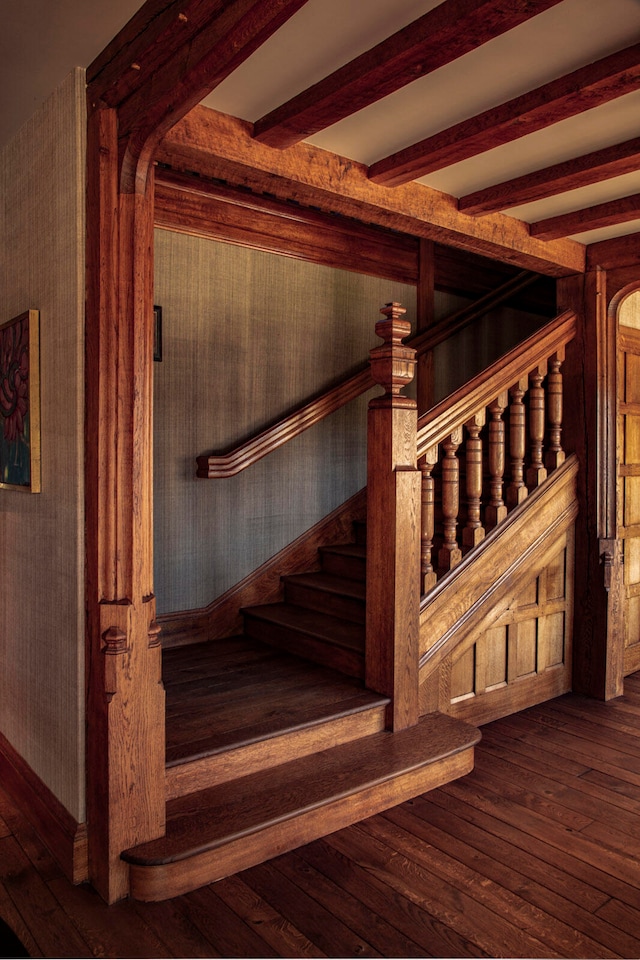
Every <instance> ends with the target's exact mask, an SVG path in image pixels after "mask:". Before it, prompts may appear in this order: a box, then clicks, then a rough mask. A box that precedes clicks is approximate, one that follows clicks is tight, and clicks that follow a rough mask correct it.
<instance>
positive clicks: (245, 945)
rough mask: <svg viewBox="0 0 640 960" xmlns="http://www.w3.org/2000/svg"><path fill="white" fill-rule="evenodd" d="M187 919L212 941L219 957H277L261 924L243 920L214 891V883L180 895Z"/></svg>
mask: <svg viewBox="0 0 640 960" xmlns="http://www.w3.org/2000/svg"><path fill="white" fill-rule="evenodd" d="M181 907H182V909H183V910H184V911H185V914H186V916H187V917H188V919H189V921H190V922H191V923H192V924H193V925H194V926H195V927H197V928H198V930H200V932H201V933H202V934H203V935H204V936H205V937H206V939H207V940H209V942H210V943H211V944H212V945H213V947H214V949H215V951H216V952H217V954H218V956H220V957H276V956H277V955H278V954H277V953H276V951H275V950H274V949H273V948H272V947H271V946H270V945H269V944H268V943H267V941H266V940H264V939H263V938H262V937H261V936H260V932H259V930H260V928H259V927H257V926H250V925H249V924H246V923H243V922H242V921H241V920H240V918H239V917H238V915H237V913H235V911H234V910H232V909H231V908H230V907H229V906H228V905H227V904H226V903H225V902H224V901H223V900H221V899H220V897H219V896H218V895H217V893H216V885H215V884H210V885H209V886H208V887H201V888H200V889H199V890H194V891H193V892H192V893H188V894H186V895H185V896H184V897H182V898H181Z"/></svg>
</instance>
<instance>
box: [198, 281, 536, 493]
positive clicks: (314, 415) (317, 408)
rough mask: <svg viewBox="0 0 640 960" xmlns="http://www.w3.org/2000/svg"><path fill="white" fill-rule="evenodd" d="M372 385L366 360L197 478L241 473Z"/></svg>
mask: <svg viewBox="0 0 640 960" xmlns="http://www.w3.org/2000/svg"><path fill="white" fill-rule="evenodd" d="M537 279H538V277H537V275H536V274H534V273H530V272H528V271H522V272H521V273H518V274H517V275H516V276H515V277H512V278H511V279H509V280H508V281H507V282H506V283H503V284H502V285H501V286H500V287H498V288H497V289H496V290H493V291H491V292H489V293H487V294H484V296H482V297H480V298H479V299H478V300H476V301H474V302H473V303H472V304H469V305H467V306H465V307H462V308H461V309H460V310H456V311H455V312H454V313H452V314H450V315H449V316H448V317H446V318H445V319H444V320H440V321H439V322H438V323H437V324H434V325H433V326H432V327H430V328H429V329H428V330H424V331H421V332H420V333H418V334H415V335H414V336H413V337H411V339H409V340H408V341H407V345H408V346H411V347H413V348H414V349H415V350H417V351H418V354H423V353H427V352H428V351H430V350H433V349H434V348H435V347H437V346H438V344H440V343H443V342H444V341H445V340H446V339H447V338H448V337H449V336H451V335H452V334H454V333H458V332H459V331H460V330H462V329H464V328H465V327H467V326H468V325H469V324H471V323H473V321H474V320H477V319H478V318H479V317H481V316H483V315H484V314H486V313H487V312H488V311H489V310H493V309H495V308H496V307H497V306H499V305H500V304H501V303H504V301H505V300H508V299H509V298H510V297H513V296H515V294H516V293H519V292H520V291H521V290H523V289H525V288H526V287H528V286H530V285H531V284H532V283H533V282H534V281H535V280H537ZM373 386H375V383H374V380H373V379H372V377H371V372H370V368H369V364H368V362H367V364H366V366H364V367H363V368H362V369H361V370H359V371H357V372H356V373H353V374H351V375H350V376H349V377H347V378H346V379H345V380H343V381H342V382H341V383H339V384H337V385H336V386H334V387H331V388H330V389H329V390H327V391H325V392H324V393H322V394H321V395H320V396H318V397H315V398H314V399H312V400H309V401H307V402H306V403H304V404H301V405H300V406H299V407H296V408H295V409H294V410H292V411H291V413H289V414H288V415H287V416H286V417H283V418H282V419H281V420H278V421H277V422H276V423H274V424H272V425H271V426H269V427H266V428H265V429H264V430H262V431H261V432H260V433H257V434H255V435H254V436H252V437H250V438H249V439H247V440H245V441H244V442H243V443H241V444H239V445H238V446H237V447H234V448H233V449H231V450H229V451H227V452H226V453H214V454H211V455H210V456H200V457H197V464H198V469H197V473H196V476H198V477H200V478H204V479H209V480H212V479H221V478H224V477H233V476H235V475H236V474H238V473H241V472H242V471H243V470H246V468H247V467H250V466H251V465H252V464H254V463H256V462H257V461H258V460H261V459H262V458H263V457H265V456H267V454H269V453H271V452H272V451H274V450H277V449H278V447H281V446H283V444H285V443H287V442H288V441H289V440H293V439H294V437H297V436H298V435H299V434H301V433H303V432H304V431H305V430H308V429H309V427H312V426H314V425H315V424H316V423H319V422H320V421H321V420H323V419H324V418H325V417H328V416H329V415H330V414H332V413H335V412H336V411H337V410H339V409H340V408H341V407H343V406H345V405H346V404H347V403H350V402H351V401H352V400H355V399H356V398H357V397H359V396H362V394H364V393H366V392H367V390H370V389H371V388H372V387H373Z"/></svg>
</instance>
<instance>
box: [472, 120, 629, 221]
mask: <svg viewBox="0 0 640 960" xmlns="http://www.w3.org/2000/svg"><path fill="white" fill-rule="evenodd" d="M638 169H640V137H635V138H634V139H633V140H627V141H626V143H618V144H615V145H614V146H611V147H605V148H604V149H603V150H595V151H594V152H593V153H586V154H584V155H583V156H581V157H574V158H573V159H571V160H565V161H563V162H562V163H555V164H554V165H553V166H551V167H544V169H542V170H535V171H533V172H532V173H526V174H525V175H524V176H522V177H515V178H514V179H513V180H505V181H504V182H503V183H495V184H493V186H491V187H485V188H484V189H483V190H477V191H476V192H475V193H468V194H467V195H466V196H464V197H460V199H459V200H458V209H459V210H462V211H463V212H464V213H469V214H471V216H474V217H477V216H481V215H483V214H486V213H499V212H500V211H501V210H509V209H513V207H518V206H521V205H522V204H524V203H532V202H534V201H535V200H542V199H544V198H545V197H554V196H556V195H557V194H559V193H566V192H567V191H568V190H576V189H577V188H578V187H587V186H589V185H590V184H592V183H600V182H601V181H602V180H610V179H612V178H613V177H621V176H623V175H624V174H626V173H634V172H635V171H636V170H638Z"/></svg>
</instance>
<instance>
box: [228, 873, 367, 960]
mask: <svg viewBox="0 0 640 960" xmlns="http://www.w3.org/2000/svg"><path fill="white" fill-rule="evenodd" d="M242 879H243V880H244V882H245V883H247V884H248V885H249V886H250V887H251V888H252V890H254V891H255V892H256V893H258V894H260V896H261V897H262V898H263V899H264V900H266V901H267V902H268V903H270V904H271V906H272V907H273V908H274V909H275V910H277V911H278V912H279V913H281V914H282V915H283V916H284V917H286V918H287V920H289V921H290V922H291V923H293V924H294V925H295V926H296V927H297V928H298V929H299V930H301V931H302V932H303V933H304V934H305V935H306V936H307V937H309V938H310V939H311V940H313V942H314V943H316V944H318V946H319V947H320V948H321V949H322V950H323V951H324V952H325V953H326V954H327V955H328V956H336V951H337V950H340V949H342V950H343V951H345V953H344V956H347V957H380V956H382V954H380V953H378V951H376V950H374V949H373V948H372V947H371V945H370V944H368V943H367V942H366V941H365V940H363V939H362V938H361V937H359V936H358V935H357V934H356V933H354V932H353V931H352V930H351V929H350V928H349V927H347V926H345V924H344V923H342V921H341V920H340V919H339V918H337V917H335V916H334V915H333V914H332V913H331V912H330V911H328V910H326V909H324V907H321V905H320V904H319V903H318V902H317V901H316V900H314V899H313V898H312V897H310V896H309V895H308V894H307V893H306V892H305V891H304V890H301V889H300V887H298V886H297V885H296V884H295V883H292V882H291V881H290V880H288V879H287V878H286V877H284V876H283V875H282V874H278V872H277V870H276V868H275V866H274V865H273V863H262V864H260V865H259V866H257V867H252V868H251V869H250V870H245V871H244V873H243V874H242Z"/></svg>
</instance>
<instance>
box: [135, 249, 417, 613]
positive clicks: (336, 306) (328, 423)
mask: <svg viewBox="0 0 640 960" xmlns="http://www.w3.org/2000/svg"><path fill="white" fill-rule="evenodd" d="M155 276H156V281H155V282H156V287H155V302H156V303H157V304H159V305H161V306H162V311H163V360H162V362H161V363H156V364H154V373H155V386H154V398H155V410H154V434H155V440H154V443H155V453H154V458H155V464H154V518H155V547H154V551H155V592H156V596H157V598H158V611H159V612H160V613H168V612H172V611H177V610H188V609H194V608H198V607H202V606H206V605H207V604H208V603H210V602H211V601H212V600H214V599H215V598H216V597H217V596H219V595H220V594H221V593H223V592H224V591H225V590H227V589H228V588H229V587H231V586H233V585H234V584H235V583H237V582H238V581H239V580H241V579H242V578H243V577H245V576H246V575H247V574H248V573H250V572H251V571H252V570H254V569H255V568H256V567H257V566H259V565H260V564H261V563H263V562H264V561H265V560H267V559H268V558H269V557H271V556H272V555H273V554H274V553H275V552H277V551H278V550H280V549H282V547H284V546H286V545H287V544H288V543H290V542H291V541H292V540H294V539H295V538H296V537H298V536H300V534H302V533H303V532H304V531H305V530H306V529H308V528H309V527H311V526H312V525H313V524H314V523H316V522H317V521H318V520H320V519H321V518H322V517H324V516H325V515H326V514H327V513H329V512H330V511H331V510H333V509H335V507H337V506H339V505H340V504H341V503H343V502H344V501H345V500H346V499H348V497H350V496H351V495H352V494H354V493H356V492H357V491H358V490H359V489H361V488H362V487H363V486H364V485H365V483H366V409H367V400H368V398H369V397H368V396H365V397H364V398H362V399H361V400H358V401H355V402H354V403H352V404H351V405H349V406H348V407H345V408H343V409H342V410H340V411H338V412H337V413H335V414H333V415H332V416H331V417H329V418H327V419H325V420H324V421H323V422H322V423H321V424H319V425H318V426H316V427H313V428H311V429H310V430H308V431H307V432H306V433H304V434H302V435H301V436H299V437H297V438H296V439H295V440H292V441H291V442H289V443H288V444H286V446H284V447H282V448H280V449H279V450H277V451H275V452H274V453H272V454H271V455H270V456H269V457H267V458H265V459H263V460H261V461H259V462H258V463H256V464H254V465H253V466H252V467H249V468H248V469H247V470H245V471H244V472H243V473H242V474H240V475H239V476H237V477H232V478H228V479H224V480H198V479H196V477H195V470H196V462H195V458H196V456H198V455H200V454H209V453H212V452H214V451H222V450H225V449H226V448H228V447H230V446H234V445H235V444H236V443H238V442H239V441H241V440H242V439H243V438H246V437H248V436H250V435H251V434H252V433H254V432H255V431H258V430H260V429H263V428H264V427H265V426H267V425H268V424H269V423H270V422H272V421H273V420H274V419H276V418H278V417H279V416H280V415H281V414H282V413H283V412H285V411H287V410H290V409H291V408H292V407H294V406H295V405H297V404H299V403H301V402H302V401H305V400H307V399H308V398H310V397H311V396H313V395H314V394H315V393H317V392H319V391H321V390H323V389H325V388H326V387H327V386H329V385H330V384H332V383H333V382H335V381H336V379H338V378H340V377H341V376H342V375H343V374H345V373H347V372H348V371H350V370H351V369H352V368H353V367H355V366H357V365H358V364H360V363H361V362H362V361H363V360H365V359H366V358H367V357H368V353H369V350H370V348H371V347H372V346H375V345H377V344H378V343H380V342H381V341H380V340H379V339H378V338H377V337H376V335H375V329H374V328H375V324H376V321H377V320H378V319H379V317H380V312H379V311H380V308H381V307H382V306H383V305H384V304H385V303H387V302H388V301H390V300H399V301H400V302H402V303H403V305H404V306H405V307H406V308H407V317H408V318H409V319H413V318H414V316H415V289H414V288H413V287H412V286H406V285H404V284H398V283H393V282H390V281H388V280H378V279H376V278H373V277H367V276H364V275H361V274H356V273H350V272H347V271H343V270H335V269H331V268H329V267H323V266H319V265H316V264H313V263H306V262H303V261H300V260H295V259H291V258H288V257H283V256H278V255H276V254H271V253H265V252H262V251H257V250H250V249H246V248H243V247H239V246H234V245H232V244H225V243H220V242H215V241H212V240H205V239H200V238H194V237H188V236H183V235H180V234H174V233H170V232H168V231H164V230H158V231H156V252H155ZM372 395H373V393H370V394H369V396H372Z"/></svg>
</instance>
